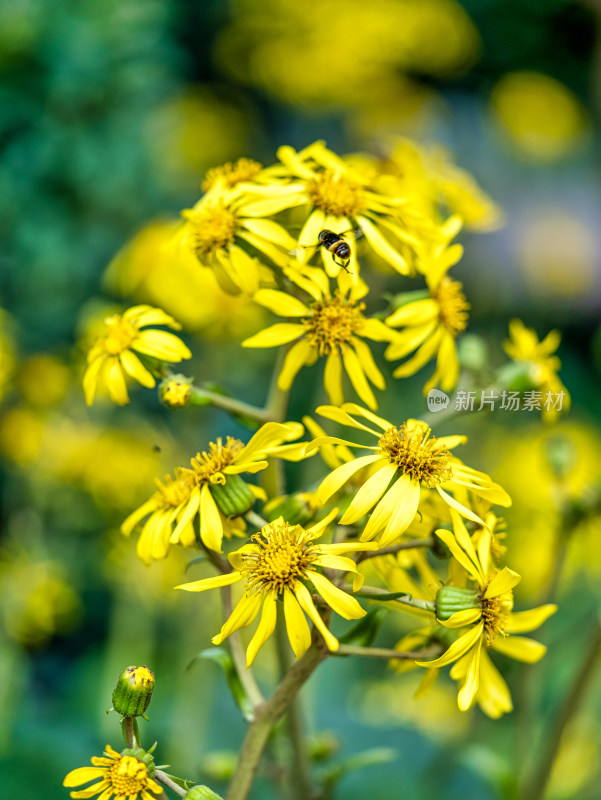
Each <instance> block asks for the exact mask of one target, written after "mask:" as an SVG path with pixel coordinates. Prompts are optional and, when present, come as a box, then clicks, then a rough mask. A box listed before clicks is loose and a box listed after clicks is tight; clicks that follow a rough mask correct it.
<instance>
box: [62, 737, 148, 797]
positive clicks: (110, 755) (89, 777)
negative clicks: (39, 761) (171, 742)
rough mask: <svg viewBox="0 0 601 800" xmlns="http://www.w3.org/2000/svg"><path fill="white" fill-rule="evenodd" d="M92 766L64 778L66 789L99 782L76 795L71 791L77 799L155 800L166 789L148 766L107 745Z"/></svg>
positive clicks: (70, 773)
mask: <svg viewBox="0 0 601 800" xmlns="http://www.w3.org/2000/svg"><path fill="white" fill-rule="evenodd" d="M91 761H92V764H93V765H94V766H92V767H79V768H78V769H73V770H71V772H69V774H68V775H66V776H65V780H64V781H63V786H68V787H69V788H70V787H71V786H80V785H81V784H83V783H88V782H89V781H96V780H98V782H97V783H94V784H93V785H92V786H89V787H88V788H87V789H83V790H80V791H77V792H70V794H71V797H74V798H90V797H93V796H94V795H96V794H99V795H100V798H99V800H110V798H111V797H114V798H115V800H126V798H129V800H155V797H156V796H157V795H159V794H163V787H162V786H161V785H160V784H159V783H157V782H156V781H155V780H153V779H152V778H151V776H150V773H149V771H148V767H147V766H146V764H144V763H143V762H142V761H139V760H138V759H137V758H136V757H135V756H132V755H122V754H120V753H117V752H116V751H115V750H113V748H112V747H110V745H108V744H107V746H106V748H105V750H104V756H103V757H102V758H98V757H97V756H92V758H91Z"/></svg>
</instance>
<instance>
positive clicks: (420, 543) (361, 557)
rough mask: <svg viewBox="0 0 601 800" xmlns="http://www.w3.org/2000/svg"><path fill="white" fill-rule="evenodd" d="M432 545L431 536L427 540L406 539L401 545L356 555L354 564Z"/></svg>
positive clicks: (432, 539) (392, 545) (365, 551)
mask: <svg viewBox="0 0 601 800" xmlns="http://www.w3.org/2000/svg"><path fill="white" fill-rule="evenodd" d="M433 545H434V537H433V536H429V537H428V538H427V539H408V540H407V541H406V542H401V544H391V545H390V547H381V548H380V549H379V550H364V551H363V552H362V553H359V554H358V555H357V558H356V562H357V564H358V563H359V562H361V561H366V560H367V559H368V558H378V557H379V556H389V555H393V554H394V553H399V552H400V551H401V550H413V549H414V548H416V547H432V546H433Z"/></svg>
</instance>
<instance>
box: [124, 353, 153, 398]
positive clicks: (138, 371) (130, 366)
mask: <svg viewBox="0 0 601 800" xmlns="http://www.w3.org/2000/svg"><path fill="white" fill-rule="evenodd" d="M119 358H120V360H121V364H122V365H123V369H124V370H125V371H126V372H127V374H128V375H131V377H132V378H135V380H137V381H138V383H140V384H142V386H146V387H147V388H148V389H152V387H153V386H155V384H156V381H155V379H154V377H153V376H152V373H150V372H149V371H148V370H147V369H146V367H145V366H143V364H142V362H141V361H140V359H139V358H138V357H137V356H136V355H134V353H132V351H131V350H124V351H123V352H122V353H121V355H120V357H119Z"/></svg>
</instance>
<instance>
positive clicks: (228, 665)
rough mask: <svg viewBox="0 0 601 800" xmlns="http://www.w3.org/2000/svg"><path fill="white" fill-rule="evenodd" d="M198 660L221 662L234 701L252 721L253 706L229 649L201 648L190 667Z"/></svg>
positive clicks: (244, 715) (246, 717)
mask: <svg viewBox="0 0 601 800" xmlns="http://www.w3.org/2000/svg"><path fill="white" fill-rule="evenodd" d="M197 661H213V662H215V663H216V664H219V666H220V667H221V669H222V670H223V672H224V674H225V679H226V681H227V685H228V687H229V690H230V692H231V693H232V697H233V698H234V702H235V703H236V705H237V706H238V708H239V709H240V711H241V712H242V715H243V717H244V718H245V719H246V720H247V721H248V722H251V721H252V720H253V719H254V711H253V706H252V703H251V702H250V700H249V698H248V695H247V694H246V692H245V691H244V687H243V686H242V682H241V680H240V677H239V676H238V671H237V670H236V667H235V666H234V662H233V660H232V657H231V655H230V654H229V653H228V652H227V650H223V649H222V648H221V647H209V648H207V649H206V650H201V652H200V653H197V654H196V655H195V656H194V658H193V659H192V661H191V662H190V663H189V664H188V669H190V668H191V667H192V666H193V665H194V664H195V663H196V662H197Z"/></svg>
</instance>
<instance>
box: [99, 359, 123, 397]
mask: <svg viewBox="0 0 601 800" xmlns="http://www.w3.org/2000/svg"><path fill="white" fill-rule="evenodd" d="M104 369H105V375H106V385H107V388H108V390H109V394H110V396H111V400H113V402H115V403H117V405H118V406H124V405H125V404H126V403H129V395H128V394H127V387H126V386H125V378H124V377H123V370H122V369H121V364H120V363H119V359H118V358H111V359H110V360H108V361H105V368H104Z"/></svg>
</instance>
